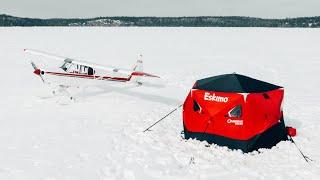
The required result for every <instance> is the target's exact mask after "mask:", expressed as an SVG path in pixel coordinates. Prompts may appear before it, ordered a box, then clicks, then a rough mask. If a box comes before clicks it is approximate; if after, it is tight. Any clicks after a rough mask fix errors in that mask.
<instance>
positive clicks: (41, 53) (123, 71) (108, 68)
mask: <svg viewBox="0 0 320 180" xmlns="http://www.w3.org/2000/svg"><path fill="white" fill-rule="evenodd" d="M24 52H26V53H30V54H33V55H39V56H43V57H47V58H51V59H54V60H58V61H61V62H65V63H72V64H77V65H83V66H88V67H92V68H94V69H101V70H105V71H109V72H116V73H121V74H125V75H128V76H129V75H131V74H132V72H133V71H130V70H126V69H121V68H116V67H112V66H105V65H100V64H95V63H90V62H86V61H81V60H75V59H72V58H68V57H63V56H59V55H55V54H52V53H47V52H44V51H39V50H34V49H24Z"/></svg>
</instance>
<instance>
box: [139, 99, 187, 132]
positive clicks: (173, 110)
mask: <svg viewBox="0 0 320 180" xmlns="http://www.w3.org/2000/svg"><path fill="white" fill-rule="evenodd" d="M182 105H183V104H180V105H179V106H178V107H176V108H175V109H174V110H172V111H171V112H169V113H168V114H167V115H165V116H164V117H163V118H161V119H160V120H158V121H157V122H155V123H153V124H152V125H151V126H149V127H148V128H147V129H145V130H144V131H143V132H146V131H148V130H149V129H150V128H152V127H153V126H154V125H156V124H158V123H159V122H160V121H162V120H164V119H165V118H166V117H168V116H169V115H170V114H172V113H173V112H175V111H176V110H177V109H179V108H180V107H181V106H182Z"/></svg>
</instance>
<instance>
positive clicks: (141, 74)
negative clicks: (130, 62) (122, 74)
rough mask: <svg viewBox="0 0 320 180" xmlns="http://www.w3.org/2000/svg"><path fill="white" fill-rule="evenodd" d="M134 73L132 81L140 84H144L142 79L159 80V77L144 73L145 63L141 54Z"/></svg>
mask: <svg viewBox="0 0 320 180" xmlns="http://www.w3.org/2000/svg"><path fill="white" fill-rule="evenodd" d="M132 71H133V72H132V74H131V76H132V80H133V81H134V82H136V83H138V84H142V83H141V78H142V77H157V78H159V76H156V75H153V74H149V73H145V72H143V61H142V55H141V54H140V55H139V57H138V60H137V62H136V64H135V65H134V66H133V68H132Z"/></svg>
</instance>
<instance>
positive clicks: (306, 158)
mask: <svg viewBox="0 0 320 180" xmlns="http://www.w3.org/2000/svg"><path fill="white" fill-rule="evenodd" d="M289 140H290V141H291V142H292V143H293V144H294V145H295V146H296V148H297V149H298V150H299V152H300V154H301V155H302V157H303V158H304V160H305V161H306V162H307V163H309V162H310V161H313V160H312V159H310V158H309V157H308V156H306V155H304V154H303V152H302V151H301V150H300V148H299V147H298V145H297V144H296V142H295V141H294V140H293V138H292V137H291V136H290V135H289Z"/></svg>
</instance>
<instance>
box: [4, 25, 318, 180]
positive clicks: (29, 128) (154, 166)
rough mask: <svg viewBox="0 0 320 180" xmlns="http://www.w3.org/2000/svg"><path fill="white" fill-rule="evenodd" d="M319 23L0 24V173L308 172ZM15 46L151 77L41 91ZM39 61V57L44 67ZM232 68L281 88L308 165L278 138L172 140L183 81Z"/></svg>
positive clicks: (242, 175) (278, 175) (235, 175)
mask: <svg viewBox="0 0 320 180" xmlns="http://www.w3.org/2000/svg"><path fill="white" fill-rule="evenodd" d="M319 42H320V30H319V29H270V28H93V27H90V28H82V27H81V28H80V27H77V28H64V27H55V28H53V27H46V28H39V27H31V28H20V27H14V28H0V61H1V69H0V70H1V76H0V82H1V88H0V92H1V93H0V97H1V98H0V107H1V108H0V179H48V180H49V179H119V180H124V179H125V180H130V179H139V180H140V179H224V180H228V179H230V180H231V179H291V180H293V179H299V180H300V179H319V178H320V165H319V161H320V151H319V149H320V138H319V137H320V125H319V117H320V96H319V89H320V80H319V75H318V74H319V70H320V51H319ZM24 48H33V49H39V50H42V51H47V52H52V53H54V54H60V55H63V56H70V57H72V58H79V59H82V60H87V61H92V62H94V63H99V64H107V65H113V66H120V67H123V68H130V67H131V66H132V64H134V62H135V61H136V57H137V54H139V53H142V54H143V55H144V56H143V57H144V68H145V71H146V72H151V73H154V74H157V75H160V76H161V77H162V79H161V82H158V81H159V80H155V79H148V80H147V81H148V82H147V83H146V86H142V87H134V86H132V85H127V84H125V85H114V84H107V85H106V86H104V87H103V88H101V87H99V88H98V87H89V88H87V89H85V90H81V91H80V92H75V93H76V94H77V95H76V97H77V99H76V102H69V101H65V100H64V98H63V97H52V95H51V93H50V89H49V88H48V87H46V86H44V85H43V84H42V82H41V80H40V79H39V78H38V77H36V76H35V75H34V74H33V73H32V71H33V69H32V67H31V65H30V64H29V61H28V60H31V59H32V60H34V61H37V62H38V61H40V60H41V58H39V57H34V56H33V57H30V56H26V54H25V53H24V52H23V49H24ZM45 65H47V64H45V63H44V64H43V65H42V64H41V67H42V68H43V67H45ZM232 72H237V73H240V74H245V75H248V76H252V77H255V78H258V79H261V80H264V81H269V82H271V83H274V84H278V85H281V86H284V87H285V104H284V112H285V120H286V123H287V124H288V125H291V126H294V127H296V128H297V130H298V136H297V137H296V138H295V141H296V142H297V144H298V146H299V147H300V148H301V149H302V151H303V152H304V153H305V154H306V155H308V156H309V157H311V158H312V159H313V160H314V161H313V162H312V163H310V164H307V163H306V162H305V161H304V160H303V158H302V157H301V156H300V154H299V152H298V151H297V149H296V148H295V146H294V145H293V144H292V143H290V142H281V143H279V144H278V145H277V146H276V147H274V148H272V149H262V150H261V152H260V153H257V152H253V153H249V154H243V153H241V152H240V151H230V150H228V149H227V148H225V147H218V146H215V145H213V146H210V147H206V143H205V142H198V141H195V140H188V141H185V140H182V138H181V135H180V133H181V131H182V123H181V122H182V120H181V109H180V110H179V111H177V112H175V113H173V114H172V115H171V116H170V117H168V118H167V119H166V120H164V121H162V122H161V123H159V124H158V125H157V126H155V127H153V128H152V131H148V132H146V133H142V131H143V130H144V129H145V128H146V127H148V126H149V125H151V124H152V123H153V122H155V121H157V120H158V119H160V118H161V117H162V116H163V115H165V114H166V113H167V112H169V111H171V109H173V108H175V107H176V106H178V105H179V104H180V103H181V102H182V101H183V100H184V98H185V97H186V95H187V93H188V91H189V89H190V88H191V87H192V85H193V83H194V81H195V80H196V79H199V78H204V77H208V76H212V75H218V74H222V73H232Z"/></svg>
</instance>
